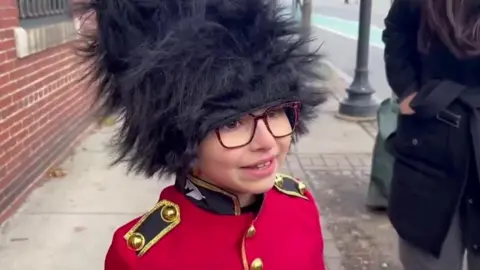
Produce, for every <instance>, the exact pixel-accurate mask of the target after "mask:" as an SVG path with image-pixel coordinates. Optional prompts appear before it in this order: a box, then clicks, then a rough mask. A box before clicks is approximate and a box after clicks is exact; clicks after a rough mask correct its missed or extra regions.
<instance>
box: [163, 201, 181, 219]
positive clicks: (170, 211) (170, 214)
mask: <svg viewBox="0 0 480 270" xmlns="http://www.w3.org/2000/svg"><path fill="white" fill-rule="evenodd" d="M161 215H162V219H163V220H164V221H165V222H168V223H170V222H173V221H175V219H177V217H178V211H177V209H176V208H175V206H173V205H166V206H164V207H163V208H162V212H161Z"/></svg>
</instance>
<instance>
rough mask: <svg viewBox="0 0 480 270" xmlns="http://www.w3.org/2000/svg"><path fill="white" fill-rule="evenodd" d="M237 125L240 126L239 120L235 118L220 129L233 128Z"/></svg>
mask: <svg viewBox="0 0 480 270" xmlns="http://www.w3.org/2000/svg"><path fill="white" fill-rule="evenodd" d="M239 126H240V121H238V120H236V121H232V122H229V123H227V124H225V125H223V126H222V127H221V129H224V130H230V129H235V128H237V127H239Z"/></svg>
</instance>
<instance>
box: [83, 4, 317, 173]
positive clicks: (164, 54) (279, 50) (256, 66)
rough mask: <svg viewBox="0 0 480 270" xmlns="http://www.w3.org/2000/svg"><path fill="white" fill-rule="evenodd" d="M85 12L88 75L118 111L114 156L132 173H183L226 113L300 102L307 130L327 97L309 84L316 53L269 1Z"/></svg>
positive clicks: (88, 7) (104, 105)
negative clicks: (89, 27) (89, 26)
mask: <svg viewBox="0 0 480 270" xmlns="http://www.w3.org/2000/svg"><path fill="white" fill-rule="evenodd" d="M81 11H82V12H83V13H82V14H83V15H82V17H83V20H84V21H86V22H88V23H92V22H93V24H94V28H93V29H94V31H93V32H90V33H88V32H83V33H81V34H82V36H83V39H82V41H83V42H82V44H83V45H82V46H81V48H80V52H81V53H82V55H83V57H84V59H85V60H87V62H88V63H89V70H88V71H89V73H88V74H89V75H88V76H91V78H93V81H92V82H95V85H96V87H97V89H98V100H99V102H101V106H100V107H101V109H102V111H103V113H105V114H108V115H110V114H112V113H115V114H118V115H120V116H121V127H120V129H119V131H118V134H117V138H116V140H115V144H116V149H117V150H118V152H119V153H118V154H119V158H118V159H117V160H116V162H115V163H118V162H120V161H126V162H127V163H128V164H129V169H130V170H133V171H135V172H137V173H142V174H145V175H146V176H149V177H150V176H153V175H155V174H160V175H161V174H179V173H185V172H186V170H188V168H189V167H190V166H191V163H192V161H193V160H194V159H195V155H196V149H197V146H198V144H199V142H200V141H201V140H202V139H203V138H204V137H205V136H206V135H207V134H208V133H209V132H211V131H213V130H214V129H215V128H217V127H219V126H220V125H222V124H225V120H228V119H230V121H231V120H232V117H238V116H240V115H243V114H245V113H247V112H250V111H252V110H255V109H259V108H262V107H265V106H270V105H275V104H278V103H281V102H285V101H300V102H301V110H300V119H299V121H300V122H299V124H298V128H297V129H296V134H295V135H298V134H303V133H305V132H306V131H307V130H306V122H307V121H309V120H311V119H312V118H313V117H314V114H315V107H316V106H317V105H319V104H320V103H322V102H323V101H324V94H323V93H321V92H320V91H319V89H315V88H312V87H311V86H310V85H311V84H309V82H311V81H312V80H318V79H321V78H320V77H319V76H318V65H319V55H318V54H317V53H311V52H306V50H305V47H306V45H308V42H309V41H307V40H303V39H302V38H301V35H300V31H299V28H298V26H297V25H296V23H295V22H294V21H292V19H291V18H290V16H288V15H282V14H284V13H283V11H282V10H280V9H278V8H277V7H276V6H275V4H274V1H272V0H267V1H262V0H87V2H83V3H82V4H81ZM85 15H91V16H89V18H87V16H85ZM86 22H85V23H86Z"/></svg>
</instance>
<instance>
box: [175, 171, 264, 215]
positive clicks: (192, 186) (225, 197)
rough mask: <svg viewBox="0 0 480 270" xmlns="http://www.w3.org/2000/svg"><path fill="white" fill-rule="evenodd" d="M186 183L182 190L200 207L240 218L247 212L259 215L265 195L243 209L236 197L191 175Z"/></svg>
mask: <svg viewBox="0 0 480 270" xmlns="http://www.w3.org/2000/svg"><path fill="white" fill-rule="evenodd" d="M184 183H185V186H184V187H183V188H181V189H180V190H183V194H184V195H185V197H187V199H189V200H190V201H191V202H193V203H194V204H195V205H197V206H198V207H200V208H202V209H204V210H207V211H209V212H213V213H216V214H220V215H235V216H238V215H241V214H243V213H247V212H253V213H258V210H259V209H260V207H261V205H262V203H263V198H264V194H262V195H259V196H258V198H257V200H255V203H253V204H252V205H249V206H246V207H243V208H242V207H240V201H239V200H238V197H237V196H236V195H234V194H232V193H230V192H228V191H225V190H223V189H221V188H219V187H217V186H215V185H213V184H210V183H208V182H206V181H203V180H201V179H199V178H198V177H194V176H191V175H190V176H188V177H187V179H186V180H185V182H184ZM177 184H178V183H177Z"/></svg>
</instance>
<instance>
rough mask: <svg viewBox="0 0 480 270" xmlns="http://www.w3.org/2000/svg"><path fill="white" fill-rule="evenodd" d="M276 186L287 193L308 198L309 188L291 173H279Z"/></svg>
mask: <svg viewBox="0 0 480 270" xmlns="http://www.w3.org/2000/svg"><path fill="white" fill-rule="evenodd" d="M275 188H276V189H277V190H278V191H280V192H282V193H285V194H287V195H290V196H294V197H300V198H303V199H306V200H308V197H307V196H305V191H306V188H307V187H306V186H305V184H304V183H302V182H300V181H298V180H297V179H295V178H294V177H292V176H290V175H286V174H282V173H278V174H277V175H276V179H275Z"/></svg>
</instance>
